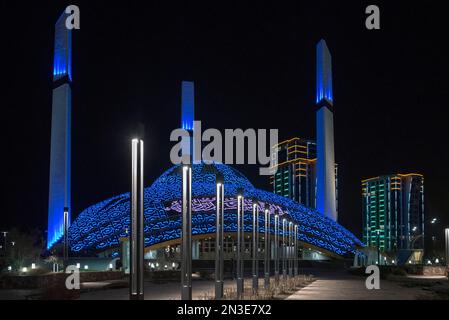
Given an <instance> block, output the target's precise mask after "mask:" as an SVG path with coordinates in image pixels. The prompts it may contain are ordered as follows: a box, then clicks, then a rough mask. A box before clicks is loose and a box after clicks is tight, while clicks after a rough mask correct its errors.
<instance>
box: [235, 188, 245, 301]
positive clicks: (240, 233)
mask: <svg viewBox="0 0 449 320" xmlns="http://www.w3.org/2000/svg"><path fill="white" fill-rule="evenodd" d="M244 210H245V209H244V197H243V190H242V189H239V190H238V191H237V299H242V297H243V288H244V287H243V286H244V283H243V247H244V240H245V238H244V234H245V233H244V228H245V227H244V215H245V211H244Z"/></svg>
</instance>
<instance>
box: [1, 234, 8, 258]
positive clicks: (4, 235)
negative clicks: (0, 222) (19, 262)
mask: <svg viewBox="0 0 449 320" xmlns="http://www.w3.org/2000/svg"><path fill="white" fill-rule="evenodd" d="M2 233H3V238H4V239H5V247H4V251H5V257H6V256H7V251H6V245H7V242H6V235H7V234H8V231H2Z"/></svg>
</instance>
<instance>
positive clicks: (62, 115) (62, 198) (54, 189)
mask: <svg viewBox="0 0 449 320" xmlns="http://www.w3.org/2000/svg"><path fill="white" fill-rule="evenodd" d="M67 17H68V15H67V14H66V13H63V14H62V15H61V16H60V17H59V19H58V21H57V22H56V25H55V43H54V49H55V52H54V62H53V100H52V118H51V151H50V185H49V197H48V229H47V232H48V234H47V248H51V247H52V246H53V245H54V244H55V243H56V242H57V241H58V240H60V239H61V238H62V236H63V234H64V211H65V210H67V211H68V217H67V218H68V219H67V220H68V224H70V139H71V134H70V131H71V130H70V129H71V124H70V122H71V112H72V110H71V109H72V101H71V100H72V98H71V88H70V86H71V81H72V72H71V71H72V70H71V65H72V61H71V60H72V33H71V30H69V29H67V28H66V26H65V20H66V18H67Z"/></svg>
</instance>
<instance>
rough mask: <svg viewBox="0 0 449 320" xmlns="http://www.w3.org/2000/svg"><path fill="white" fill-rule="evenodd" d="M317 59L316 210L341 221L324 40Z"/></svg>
mask: <svg viewBox="0 0 449 320" xmlns="http://www.w3.org/2000/svg"><path fill="white" fill-rule="evenodd" d="M316 59H317V64H316V103H317V115H316V129H317V165H316V175H317V186H316V188H317V191H316V209H317V210H318V212H320V213H322V214H323V215H325V216H326V217H329V218H331V219H332V220H334V221H337V203H336V185H335V184H336V183H335V155H334V115H333V98H332V58H331V55H330V53H329V49H328V48H327V45H326V41H324V40H321V41H320V42H318V45H317V52H316Z"/></svg>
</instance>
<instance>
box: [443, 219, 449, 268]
mask: <svg viewBox="0 0 449 320" xmlns="http://www.w3.org/2000/svg"><path fill="white" fill-rule="evenodd" d="M444 240H445V241H444V242H445V244H446V245H445V249H446V250H445V251H446V266H448V267H449V228H446V229H445V230H444Z"/></svg>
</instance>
